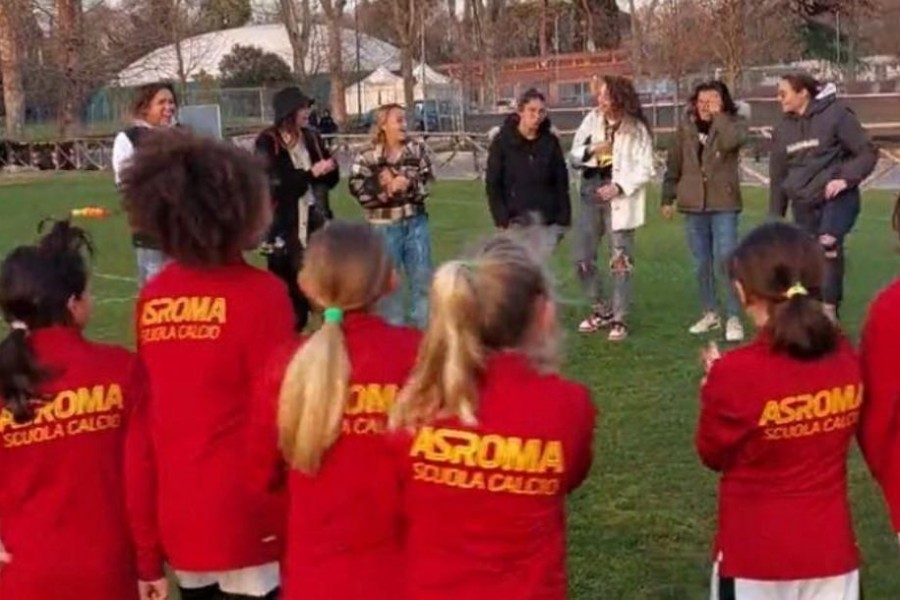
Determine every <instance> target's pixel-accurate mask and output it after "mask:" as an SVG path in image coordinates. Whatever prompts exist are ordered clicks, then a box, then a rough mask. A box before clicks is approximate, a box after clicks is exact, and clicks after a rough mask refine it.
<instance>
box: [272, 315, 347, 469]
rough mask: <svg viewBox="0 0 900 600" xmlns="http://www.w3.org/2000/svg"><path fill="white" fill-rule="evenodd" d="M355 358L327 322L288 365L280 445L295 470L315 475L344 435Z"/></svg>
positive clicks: (339, 332)
mask: <svg viewBox="0 0 900 600" xmlns="http://www.w3.org/2000/svg"><path fill="white" fill-rule="evenodd" d="M349 383H350V357H349V356H348V355H347V347H346V344H345V342H344V332H343V331H342V330H341V325H340V323H333V322H331V323H329V322H326V323H325V324H323V325H322V327H321V328H320V329H319V330H318V331H317V332H316V333H314V334H313V335H312V337H310V339H309V340H308V341H307V342H306V343H305V344H304V345H303V347H301V348H300V349H299V350H298V351H297V352H296V354H294V357H293V358H292V359H291V362H290V363H289V364H288V367H287V370H286V371H285V374H284V381H283V382H282V384H281V393H280V394H279V399H278V442H279V447H280V448H281V451H282V453H283V455H284V458H285V460H287V462H288V463H289V464H290V465H291V466H292V467H293V468H295V469H297V470H298V471H300V472H302V473H306V474H308V475H312V474H315V473H316V472H317V471H318V470H319V466H320V465H321V464H322V457H323V456H324V455H325V452H326V451H327V450H328V449H329V448H330V447H331V446H332V445H333V444H334V443H335V442H336V441H337V439H338V437H339V436H340V434H341V422H342V419H343V414H344V407H345V406H346V403H347V390H348V387H349Z"/></svg>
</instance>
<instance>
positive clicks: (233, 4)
mask: <svg viewBox="0 0 900 600" xmlns="http://www.w3.org/2000/svg"><path fill="white" fill-rule="evenodd" d="M252 17H253V9H252V8H251V7H250V0H202V2H201V3H200V21H201V22H202V24H203V27H204V29H206V30H207V31H220V30H222V29H231V28H233V27H242V26H243V25H246V24H247V23H248V22H249V21H250V19H251V18H252Z"/></svg>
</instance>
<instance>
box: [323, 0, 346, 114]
mask: <svg viewBox="0 0 900 600" xmlns="http://www.w3.org/2000/svg"><path fill="white" fill-rule="evenodd" d="M319 1H320V3H321V6H322V12H323V13H325V20H326V21H327V23H328V71H329V78H330V81H331V114H332V116H333V117H334V120H335V121H337V122H338V123H339V124H343V123H344V122H346V120H347V99H346V98H345V97H344V89H345V83H344V40H343V33H344V27H343V16H344V8H345V7H346V5H347V0H319Z"/></svg>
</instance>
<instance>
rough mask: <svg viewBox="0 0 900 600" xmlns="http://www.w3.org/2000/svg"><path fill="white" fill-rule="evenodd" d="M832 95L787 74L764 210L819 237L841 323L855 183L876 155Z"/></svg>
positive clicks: (829, 307) (826, 297) (826, 290)
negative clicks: (791, 220) (789, 215)
mask: <svg viewBox="0 0 900 600" xmlns="http://www.w3.org/2000/svg"><path fill="white" fill-rule="evenodd" d="M836 93H837V90H836V89H835V87H834V86H833V85H831V84H829V85H827V86H823V85H822V84H820V83H819V82H818V81H816V80H815V79H814V78H813V77H811V76H809V75H807V74H803V73H800V74H793V75H786V76H785V77H783V78H782V80H781V83H779V85H778V100H779V102H781V108H782V110H783V111H784V113H785V114H784V118H783V119H782V120H781V122H780V123H778V125H777V126H776V127H775V133H774V136H773V147H772V157H771V164H770V175H771V177H770V178H771V195H770V198H769V203H770V204H769V209H770V212H771V213H772V214H773V215H774V216H778V217H784V215H785V214H786V213H787V208H788V205H789V204H790V206H791V210H792V212H793V214H794V222H796V224H797V225H798V226H800V227H801V228H802V229H804V230H805V231H807V232H808V233H810V234H811V235H814V236H816V237H817V238H818V240H819V244H820V245H821V246H822V249H823V250H824V251H825V258H826V260H827V262H826V269H825V284H824V286H823V290H822V301H823V303H824V307H825V311H826V313H827V314H828V315H829V316H830V317H831V318H833V319H835V320H837V319H838V310H839V308H840V304H841V300H842V297H843V291H844V238H845V237H846V235H847V234H848V233H850V230H851V229H852V228H853V225H854V224H855V223H856V218H857V216H859V210H860V192H859V185H860V184H861V183H862V182H863V180H864V179H865V178H866V177H868V176H869V175H870V174H871V173H872V171H873V170H874V168H875V164H876V163H877V161H878V154H877V152H876V151H875V147H874V146H873V145H872V142H871V140H870V139H869V137H868V135H867V134H866V132H865V130H864V129H863V128H862V125H860V123H859V119H857V117H856V115H855V114H854V113H853V111H851V110H850V109H849V108H848V107H847V106H845V105H844V104H842V103H840V102H838V101H837V97H836Z"/></svg>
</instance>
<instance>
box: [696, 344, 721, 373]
mask: <svg viewBox="0 0 900 600" xmlns="http://www.w3.org/2000/svg"><path fill="white" fill-rule="evenodd" d="M720 358H722V353H721V352H719V345H718V344H716V343H715V342H710V343H709V344H708V345H707V346H706V347H705V348H703V349H701V350H700V364H701V365H702V366H703V372H704V373H706V374H709V370H710V369H712V366H713V364H715V362H716V361H717V360H719V359H720Z"/></svg>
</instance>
